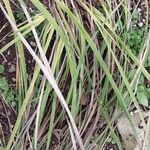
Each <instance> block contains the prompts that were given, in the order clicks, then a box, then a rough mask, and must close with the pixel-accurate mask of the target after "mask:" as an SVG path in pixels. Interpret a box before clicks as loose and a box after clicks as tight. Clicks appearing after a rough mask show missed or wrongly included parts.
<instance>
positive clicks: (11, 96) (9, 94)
mask: <svg viewBox="0 0 150 150" xmlns="http://www.w3.org/2000/svg"><path fill="white" fill-rule="evenodd" d="M4 70H5V68H4V66H3V65H0V91H1V93H2V94H3V96H4V98H5V99H6V101H7V102H8V104H10V105H12V106H15V105H16V99H15V97H16V96H15V95H16V94H15V92H14V91H13V90H11V89H10V88H9V84H8V81H7V79H6V78H5V77H3V75H2V74H3V73H4Z"/></svg>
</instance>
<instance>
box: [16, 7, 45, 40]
mask: <svg viewBox="0 0 150 150" xmlns="http://www.w3.org/2000/svg"><path fill="white" fill-rule="evenodd" d="M29 12H30V16H31V17H35V16H36V15H37V14H39V11H38V10H32V9H31V10H30V11H29ZM14 16H15V20H16V22H17V23H23V22H25V21H26V20H27V19H26V16H25V14H24V13H23V11H17V12H16V13H15V14H14ZM42 29H43V24H40V25H39V26H38V27H36V31H37V34H38V35H40V33H41V31H42ZM32 37H33V34H32V32H30V33H28V34H27V35H26V38H32Z"/></svg>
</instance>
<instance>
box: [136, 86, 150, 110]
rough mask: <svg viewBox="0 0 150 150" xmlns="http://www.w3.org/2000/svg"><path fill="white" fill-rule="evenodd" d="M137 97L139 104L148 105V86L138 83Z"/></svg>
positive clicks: (149, 92) (149, 95)
mask: <svg viewBox="0 0 150 150" xmlns="http://www.w3.org/2000/svg"><path fill="white" fill-rule="evenodd" d="M137 99H138V101H139V103H140V104H141V105H143V106H146V107H148V105H149V99H150V88H147V87H145V86H142V85H139V86H138V88H137Z"/></svg>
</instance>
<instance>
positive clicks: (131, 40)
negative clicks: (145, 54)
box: [123, 27, 144, 56]
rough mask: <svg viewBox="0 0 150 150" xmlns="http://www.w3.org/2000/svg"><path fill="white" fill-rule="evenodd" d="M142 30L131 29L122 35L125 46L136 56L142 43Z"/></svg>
mask: <svg viewBox="0 0 150 150" xmlns="http://www.w3.org/2000/svg"><path fill="white" fill-rule="evenodd" d="M143 35H144V28H141V29H138V28H137V27H133V28H131V29H129V30H128V31H127V32H125V33H124V34H123V39H124V41H125V43H126V45H128V46H129V48H130V49H131V50H132V52H133V54H134V55H136V56H137V55H138V54H139V52H140V49H141V44H142V41H143Z"/></svg>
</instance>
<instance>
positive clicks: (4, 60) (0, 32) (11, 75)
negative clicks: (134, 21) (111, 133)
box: [0, 0, 145, 150]
mask: <svg viewBox="0 0 150 150" xmlns="http://www.w3.org/2000/svg"><path fill="white" fill-rule="evenodd" d="M43 3H44V4H45V5H46V6H47V7H50V4H49V3H48V2H47V1H46V0H43ZM28 5H29V7H30V6H32V5H30V3H28ZM133 6H134V2H133ZM139 7H140V9H141V10H142V11H143V10H144V9H143V6H142V5H141V4H139ZM16 9H17V8H16V7H14V10H16ZM143 14H144V13H143ZM143 17H144V15H141V17H140V18H139V22H141V21H142V20H143V19H145V18H143ZM0 18H1V19H0V48H2V47H3V46H4V45H5V44H7V43H8V42H9V41H11V39H12V38H11V36H10V34H9V33H10V32H11V27H10V25H9V24H8V22H7V20H6V18H5V17H4V15H3V13H2V11H1V10H0ZM139 22H138V23H139ZM6 35H7V36H6ZM31 41H32V39H31ZM29 42H30V40H29ZM25 56H26V64H27V71H28V74H29V75H31V74H32V72H33V69H34V61H33V59H32V57H31V55H30V54H29V53H28V52H27V51H26V50H25ZM16 62H17V57H16V51H15V47H14V45H13V46H11V47H10V48H9V49H7V50H6V51H5V52H4V53H3V55H0V64H3V65H4V67H5V72H4V74H3V75H4V76H5V77H6V78H7V80H8V82H9V85H10V87H11V88H12V89H15V87H16ZM16 115H17V114H16V112H15V110H13V108H12V107H9V106H8V105H7V104H6V103H4V101H2V97H1V99H0V142H1V141H7V140H8V138H9V135H10V133H11V130H12V127H13V125H14V123H15V118H16ZM4 139H5V140H4ZM0 145H1V143H0ZM105 149H106V150H117V146H116V145H115V144H112V143H107V144H106V145H105Z"/></svg>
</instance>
